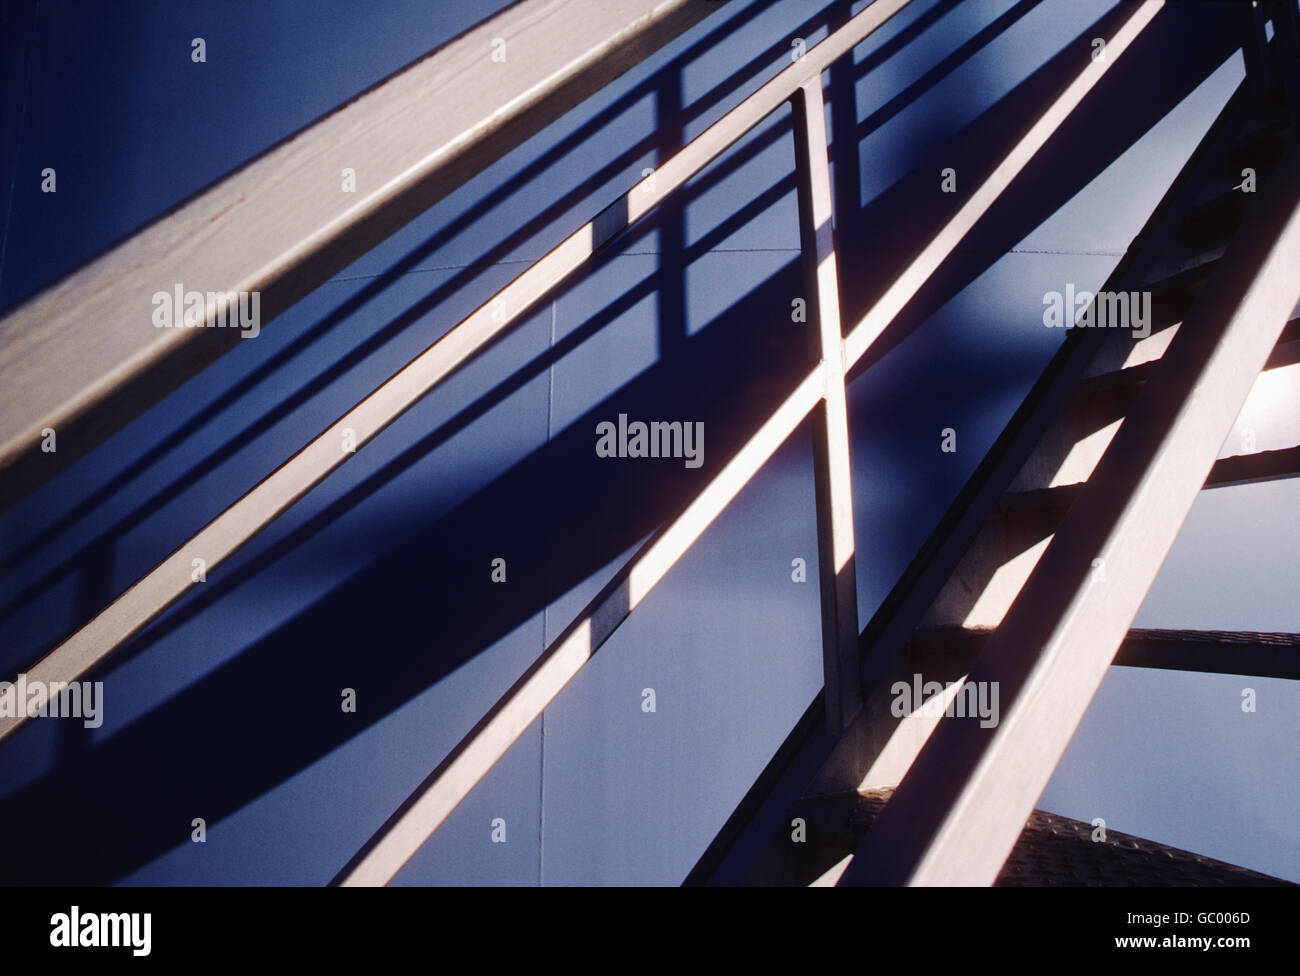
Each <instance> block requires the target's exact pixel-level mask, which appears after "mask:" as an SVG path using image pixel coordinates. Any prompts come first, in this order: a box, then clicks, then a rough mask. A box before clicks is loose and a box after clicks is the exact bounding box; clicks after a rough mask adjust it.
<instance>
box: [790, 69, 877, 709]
mask: <svg viewBox="0 0 1300 976" xmlns="http://www.w3.org/2000/svg"><path fill="white" fill-rule="evenodd" d="M791 106H792V108H793V110H794V137H795V173H796V184H797V186H798V195H799V242H800V246H801V247H802V250H803V267H804V282H805V292H806V301H807V310H808V312H809V313H810V321H812V322H815V323H816V324H817V332H818V342H819V347H820V355H821V360H822V365H823V367H824V368H823V371H822V375H823V376H824V378H825V387H824V389H823V392H822V400H821V403H819V404H818V405H817V407H816V409H815V410H814V411H813V467H814V471H815V475H816V492H817V559H818V567H819V569H818V572H819V579H820V584H821V610H822V658H823V662H822V663H823V668H824V673H825V692H824V696H823V697H824V699H825V703H826V724H827V726H828V727H829V728H830V730H831V731H833V732H835V733H839V732H842V731H844V730H845V729H846V728H848V726H849V723H850V722H851V721H852V720H853V718H854V716H855V715H857V713H858V712H859V711H860V710H861V708H862V693H861V689H860V687H859V682H858V593H857V574H856V569H855V564H854V553H853V550H854V538H853V490H852V485H851V478H850V465H849V423H848V408H847V404H846V399H845V394H844V341H843V335H842V333H841V331H840V300H839V278H838V274H837V270H836V266H835V238H834V229H833V225H832V219H831V180H830V167H829V165H828V164H827V159H826V153H827V143H826V115H825V104H824V102H823V99H822V80H821V76H820V75H818V76H816V77H814V78H810V79H809V80H808V81H806V82H804V83H803V85H802V86H800V88H799V91H797V92H796V93H795V94H794V96H793V97H792V99H791Z"/></svg>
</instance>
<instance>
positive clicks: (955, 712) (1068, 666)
mask: <svg viewBox="0 0 1300 976" xmlns="http://www.w3.org/2000/svg"><path fill="white" fill-rule="evenodd" d="M1279 13H1282V16H1281V17H1280V18H1279V23H1278V26H1279V30H1278V37H1277V39H1276V40H1275V41H1274V42H1273V43H1272V44H1271V45H1269V46H1268V47H1267V48H1266V49H1265V52H1264V56H1263V57H1262V58H1261V59H1260V60H1258V61H1256V62H1255V63H1254V64H1253V68H1252V74H1251V75H1250V76H1249V77H1248V78H1247V80H1246V81H1245V82H1243V84H1242V85H1241V87H1240V88H1239V90H1238V91H1237V92H1236V94H1235V95H1234V96H1233V98H1232V99H1231V100H1230V102H1229V104H1228V105H1227V106H1226V107H1225V109H1224V110H1223V112H1222V113H1221V115H1220V117H1219V118H1218V120H1217V121H1216V122H1215V123H1214V125H1213V126H1212V128H1211V129H1210V131H1209V132H1208V133H1207V135H1206V136H1205V138H1204V139H1203V140H1202V142H1201V144H1200V145H1199V146H1198V148H1197V150H1196V151H1195V153H1194V154H1193V156H1192V157H1191V159H1190V160H1189V162H1188V163H1187V165H1186V166H1185V167H1184V169H1183V171H1182V172H1181V174H1180V175H1179V177H1178V178H1177V180H1176V181H1175V182H1174V184H1173V185H1172V186H1171V188H1170V190H1169V191H1168V193H1167V194H1166V196H1165V198H1164V199H1163V200H1162V202H1161V203H1160V205H1159V206H1158V208H1157V209H1156V211H1155V212H1154V214H1153V215H1152V217H1151V218H1150V220H1149V221H1148V223H1147V225H1146V226H1145V227H1144V229H1143V230H1142V232H1141V233H1140V234H1139V236H1138V237H1137V238H1136V239H1135V240H1134V242H1133V244H1132V246H1131V247H1130V249H1129V251H1128V253H1127V254H1126V255H1125V257H1124V259H1123V260H1122V261H1121V262H1120V264H1119V266H1118V267H1117V269H1116V270H1115V272H1114V273H1113V274H1112V276H1111V278H1110V280H1109V281H1108V282H1107V283H1106V285H1105V287H1104V288H1103V292H1125V291H1130V290H1132V291H1149V292H1150V293H1151V295H1152V300H1153V322H1152V324H1151V328H1150V334H1149V335H1147V336H1144V337H1141V338H1134V336H1133V334H1132V330H1130V329H1126V328H1101V327H1092V328H1085V327H1076V328H1074V329H1073V330H1072V331H1071V333H1070V335H1069V337H1068V338H1067V340H1066V342H1065V343H1064V344H1063V347H1062V349H1061V350H1060V352H1059V354H1058V355H1057V356H1056V357H1055V359H1054V360H1053V361H1052V362H1051V364H1050V365H1049V367H1048V369H1047V370H1046V371H1045V373H1044V375H1043V376H1042V378H1041V379H1040V381H1039V382H1038V384H1037V385H1036V386H1035V387H1034V389H1033V390H1032V392H1031V393H1030V395H1029V396H1028V397H1027V398H1026V400H1025V402H1024V403H1023V405H1022V406H1021V408H1020V409H1019V411H1018V412H1017V413H1016V415H1015V417H1014V418H1013V419H1012V421H1011V422H1010V424H1009V425H1008V426H1007V428H1006V430H1005V431H1004V433H1003V435H1002V436H1001V437H1000V438H999V440H998V442H997V443H996V444H995V446H994V447H993V449H992V450H991V451H990V453H989V455H988V456H987V457H986V458H985V460H984V462H983V463H982V464H981V466H980V468H979V470H978V471H977V472H976V474H975V475H974V476H973V477H972V479H971V481H970V482H969V483H968V484H967V486H966V488H965V489H964V491H963V492H962V494H961V496H960V497H959V498H958V500H957V501H956V502H955V503H954V505H953V506H952V508H951V509H950V511H949V512H948V513H947V515H946V516H945V518H944V519H943V521H942V523H941V524H940V526H939V527H938V528H937V529H936V531H935V532H934V534H933V535H932V536H931V537H930V539H929V540H928V541H927V543H926V545H925V547H924V548H923V550H922V551H921V553H920V554H919V555H918V556H917V558H916V559H915V561H914V562H913V564H912V565H911V567H909V569H908V571H907V573H906V575H905V576H904V578H903V579H902V580H901V581H900V582H899V584H898V585H897V586H896V587H895V589H894V591H893V592H892V593H891V594H890V596H889V598H888V599H887V600H886V601H885V604H884V605H883V607H882V608H881V610H880V611H879V612H878V613H877V614H876V616H875V618H873V619H872V621H871V622H870V623H869V624H868V626H867V628H866V630H865V631H864V633H863V636H862V650H863V653H864V657H865V660H864V672H863V687H864V692H865V707H864V710H863V712H862V713H861V714H860V715H859V717H858V718H857V720H856V721H855V722H854V723H853V725H852V726H851V727H850V728H849V729H848V730H847V731H846V732H845V734H844V736H843V737H842V738H840V739H839V740H838V741H837V742H835V743H834V744H833V745H828V742H827V740H826V739H825V738H824V737H822V736H820V735H819V733H818V731H817V730H815V729H813V728H811V727H809V726H808V725H805V727H803V728H801V729H797V730H796V732H795V734H794V736H792V738H791V740H789V741H788V742H787V744H786V748H785V749H784V750H783V753H782V754H781V755H779V756H778V760H777V761H776V762H774V765H773V766H769V768H768V770H767V771H766V772H765V774H764V778H763V779H762V780H760V784H759V786H758V787H756V790H755V791H753V792H751V795H750V796H749V797H747V800H746V803H744V804H742V806H741V808H740V810H738V812H737V813H738V816H736V817H733V820H732V821H731V822H730V823H729V824H728V827H727V828H726V829H724V831H723V833H722V834H721V835H720V836H719V841H718V842H716V843H715V845H714V847H713V848H711V849H710V851H709V852H708V853H707V854H706V855H705V857H704V858H703V859H702V860H701V861H700V863H699V864H698V865H697V867H696V870H695V872H694V873H693V874H692V877H691V879H690V880H691V881H692V882H694V883H707V882H710V881H712V882H720V883H737V882H741V881H749V882H751V883H764V884H772V883H779V884H809V883H818V884H828V883H841V884H843V883H849V884H851V883H868V884H872V883H875V884H880V883H885V884H890V883H893V884H897V883H912V884H927V883H938V884H991V883H993V882H994V880H995V879H996V878H997V877H998V875H999V871H1000V870H1001V868H1002V865H1003V863H1004V861H1005V860H1006V858H1007V856H1008V855H1009V853H1010V851H1011V850H1012V846H1013V845H1014V844H1015V843H1016V841H1017V839H1018V838H1020V836H1021V832H1022V828H1023V827H1024V825H1025V823H1026V818H1027V817H1028V816H1029V814H1030V812H1031V810H1032V807H1033V804H1034V802H1035V801H1036V799H1037V796H1038V794H1039V792H1040V791H1041V790H1042V788H1043V787H1044V786H1045V785H1046V782H1047V779H1048V778H1049V777H1050V774H1051V772H1052V770H1053V769H1054V767H1055V765H1056V762H1057V760H1058V758H1059V756H1060V754H1061V752H1062V751H1063V750H1064V748H1065V746H1066V745H1067V744H1068V742H1069V738H1070V736H1071V734H1072V733H1073V730H1074V728H1075V727H1076V725H1077V724H1078V722H1079V720H1080V719H1081V718H1082V716H1083V712H1084V710H1085V709H1086V707H1087V705H1088V702H1089V701H1090V700H1091V698H1092V695H1093V693H1094V691H1095V689H1096V687H1097V685H1098V684H1099V683H1100V680H1101V677H1102V675H1103V674H1104V672H1105V669H1106V667H1107V666H1109V665H1110V664H1111V663H1112V658H1115V655H1116V652H1117V651H1118V654H1119V657H1118V658H1117V659H1116V660H1115V661H1114V663H1120V664H1126V665H1129V666H1142V667H1162V668H1178V669H1184V670H1209V671H1217V672H1225V673H1242V674H1259V675H1266V676H1271V677H1291V678H1295V677H1298V676H1300V661H1298V660H1297V657H1296V650H1297V648H1298V647H1300V638H1297V636H1296V635H1277V634H1223V633H1217V632H1194V631H1193V632H1187V631H1141V630H1132V631H1130V630H1129V625H1130V623H1131V621H1132V618H1133V616H1134V614H1135V613H1136V611H1137V609H1138V607H1139V605H1140V603H1141V599H1142V597H1143V596H1144V595H1145V593H1146V590H1147V588H1148V586H1149V585H1150V583H1151V582H1152V580H1153V579H1154V576H1155V573H1156V571H1157V570H1158V569H1159V566H1160V564H1161V562H1162V561H1163V559H1164V556H1165V554H1166V553H1167V551H1168V548H1169V546H1170V545H1171V544H1172V542H1173V539H1174V536H1175V535H1176V533H1177V530H1178V527H1179V525H1180V524H1181V522H1182V519H1183V517H1184V516H1185V515H1186V513H1187V511H1188V509H1189V508H1190V505H1191V502H1192V500H1193V498H1194V496H1195V493H1196V492H1197V491H1198V490H1200V489H1202V488H1205V489H1209V488H1214V487H1218V486H1222V485H1228V484H1238V483H1242V482H1246V481H1253V480H1262V479H1268V478H1275V477H1289V476H1294V475H1296V474H1300V464H1297V461H1300V457H1298V455H1300V450H1297V449H1290V450H1280V451H1264V452H1253V453H1246V454H1241V455H1236V456H1232V457H1227V458H1224V459H1223V460H1216V457H1217V454H1218V453H1219V450H1220V447H1221V445H1223V443H1224V440H1225V438H1226V436H1227V435H1228V433H1229V431H1230V429H1231V427H1232V423H1233V420H1234V419H1235V418H1236V416H1237V414H1238V411H1239V409H1240V408H1241V406H1242V404H1243V403H1244V401H1245V399H1246V397H1247V395H1248V394H1249V392H1250V389H1251V385H1252V382H1253V380H1254V378H1255V376H1256V375H1257V374H1258V373H1259V371H1260V370H1261V369H1264V370H1269V369H1276V368H1281V367H1284V366H1288V365H1292V364H1294V363H1296V362H1297V361H1300V342H1298V341H1297V340H1300V319H1297V318H1291V317H1290V313H1292V312H1293V309H1294V307H1295V304H1296V299H1297V297H1300V289H1298V288H1297V285H1298V284H1300V282H1298V281H1297V275H1296V269H1297V268H1298V267H1300V258H1298V257H1297V255H1298V254H1300V252H1297V251H1296V249H1295V248H1296V243H1297V241H1300V209H1297V208H1298V207H1300V156H1298V153H1297V140H1296V132H1295V125H1294V119H1295V115H1294V114H1293V109H1294V107H1295V102H1294V101H1292V100H1291V99H1290V98H1289V97H1288V92H1289V91H1290V87H1289V83H1287V82H1285V81H1284V80H1283V77H1281V76H1283V75H1285V73H1287V72H1292V73H1293V72H1294V66H1295V61H1294V56H1293V50H1292V49H1291V48H1290V47H1289V46H1288V42H1287V40H1286V33H1285V31H1286V25H1287V23H1288V19H1287V15H1286V14H1285V13H1283V12H1281V11H1279ZM1290 22H1291V23H1292V24H1293V22H1294V18H1293V17H1291V18H1290ZM1269 69H1271V70H1269ZM1261 74H1263V77H1261ZM1243 170H1250V171H1253V174H1252V175H1253V177H1254V178H1255V179H1256V180H1257V187H1256V192H1253V193H1251V192H1243V183H1244V182H1245V179H1244V174H1243ZM1246 185H1247V187H1248V186H1249V184H1246ZM1288 279H1289V283H1288ZM1095 301H1096V300H1094V304H1095ZM1288 319H1289V321H1288ZM900 682H901V684H899V683H900ZM913 682H918V683H920V684H921V686H924V684H930V683H932V684H931V691H929V692H927V694H926V697H927V698H928V699H931V707H930V709H928V710H925V711H922V710H921V709H920V708H918V707H917V706H915V705H913V706H910V708H908V709H907V711H906V713H905V714H903V715H900V714H899V711H900V710H902V709H900V707H899V706H898V705H897V704H896V703H897V702H898V700H899V698H900V695H901V693H902V692H903V688H904V686H906V685H910V684H912V683H913ZM962 682H966V683H968V684H966V685H961V683H962ZM990 682H991V683H994V684H996V685H997V686H998V687H999V689H1000V692H1001V720H1000V721H999V722H998V723H997V726H996V727H985V725H986V724H987V723H985V722H983V721H981V718H980V716H979V715H972V714H970V710H969V709H964V708H962V707H960V706H958V707H953V706H952V705H949V702H953V701H954V695H961V694H962V692H961V691H958V690H957V689H958V686H959V685H961V687H962V689H963V690H968V689H970V688H971V686H972V685H973V686H978V685H980V684H982V683H990ZM941 688H942V689H943V690H942V691H941V690H940V689H941ZM896 689H897V692H898V693H896V691H895V690H896ZM967 700H974V698H973V695H972V696H968V699H967ZM963 713H965V714H963ZM827 753H829V754H828V755H827ZM810 769H812V770H815V772H814V773H813V774H812V775H811V776H810V775H809V770H810ZM783 780H784V781H783ZM798 782H802V786H800V787H796V786H795V785H794V784H795V783H798ZM792 794H793V796H794V797H795V799H794V800H793V802H791V801H790V797H791V795H792ZM871 796H874V797H876V801H875V809H874V810H873V815H872V816H871V817H869V818H863V817H861V816H858V815H857V814H856V813H854V811H859V812H860V810H861V807H862V804H863V802H865V800H864V799H863V798H865V797H871ZM882 796H883V797H885V798H887V802H885V799H882ZM855 798H856V799H855ZM783 803H784V807H783ZM846 804H847V806H846ZM765 806H766V809H765ZM778 808H783V812H784V815H783V816H780V817H779V818H774V816H773V813H774V811H775V810H776V809H778ZM855 817H856V820H855V821H854V823H850V822H849V820H851V819H853V818H855ZM867 823H870V830H869V831H868V830H866V829H865V827H866V824H867ZM756 825H761V826H756ZM763 830H766V832H767V836H768V838H769V839H768V841H767V842H766V843H765V844H763V843H758V844H756V843H755V841H756V837H755V836H754V834H755V833H757V832H761V831H763ZM746 831H749V832H750V836H749V837H747V838H746V837H745V835H746ZM809 837H813V838H815V841H813V842H810V841H809ZM742 838H744V839H745V840H746V841H747V844H745V843H742ZM746 847H747V849H748V854H747V855H746V854H739V853H738V851H739V850H740V849H742V848H746ZM755 852H761V853H758V854H757V856H755Z"/></svg>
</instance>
